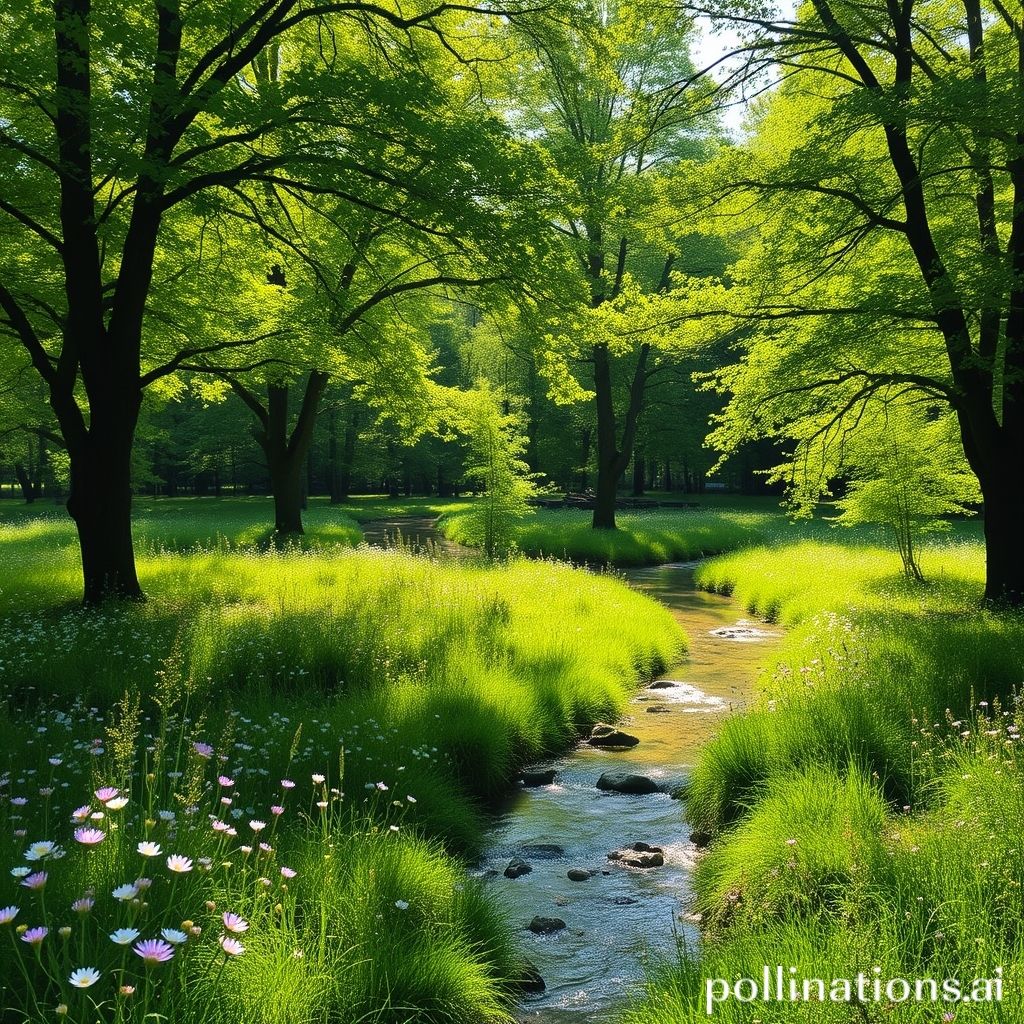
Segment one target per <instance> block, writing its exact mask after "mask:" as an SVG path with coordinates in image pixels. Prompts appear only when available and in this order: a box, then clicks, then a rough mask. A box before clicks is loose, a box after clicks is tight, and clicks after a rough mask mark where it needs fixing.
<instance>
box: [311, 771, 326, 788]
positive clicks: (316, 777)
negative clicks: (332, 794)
mask: <svg viewBox="0 0 1024 1024" xmlns="http://www.w3.org/2000/svg"><path fill="white" fill-rule="evenodd" d="M313 781H314V782H315V783H316V784H317V785H318V786H319V785H322V784H323V783H324V782H325V781H326V776H324V775H320V774H314V775H313Z"/></svg>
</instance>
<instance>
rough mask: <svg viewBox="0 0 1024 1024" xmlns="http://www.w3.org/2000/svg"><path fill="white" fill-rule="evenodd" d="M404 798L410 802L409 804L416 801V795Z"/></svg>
mask: <svg viewBox="0 0 1024 1024" xmlns="http://www.w3.org/2000/svg"><path fill="white" fill-rule="evenodd" d="M405 799H406V800H408V801H409V803H411V804H414V803H416V797H414V796H407V797H406V798H405Z"/></svg>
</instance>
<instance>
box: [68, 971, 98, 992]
mask: <svg viewBox="0 0 1024 1024" xmlns="http://www.w3.org/2000/svg"><path fill="white" fill-rule="evenodd" d="M99 980H100V972H99V971H97V970H96V968H95V967H77V968H75V970H73V971H72V972H71V977H70V978H68V981H69V982H70V983H71V984H72V985H74V986H75V988H89V987H91V986H92V985H95V984H96V982H97V981H99Z"/></svg>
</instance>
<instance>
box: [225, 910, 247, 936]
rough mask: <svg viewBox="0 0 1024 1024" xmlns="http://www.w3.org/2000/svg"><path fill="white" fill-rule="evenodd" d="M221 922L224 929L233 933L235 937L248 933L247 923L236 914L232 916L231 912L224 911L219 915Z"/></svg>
mask: <svg viewBox="0 0 1024 1024" xmlns="http://www.w3.org/2000/svg"><path fill="white" fill-rule="evenodd" d="M221 920H222V921H223V922H224V927H225V928H226V929H227V930H228V931H229V932H234V933H235V934H236V935H240V934H241V933H242V932H244V931H248V929H249V922H248V921H246V920H244V919H243V918H241V917H239V916H238V914H233V913H231V911H228V910H226V911H225V912H224V913H223V914H222V915H221Z"/></svg>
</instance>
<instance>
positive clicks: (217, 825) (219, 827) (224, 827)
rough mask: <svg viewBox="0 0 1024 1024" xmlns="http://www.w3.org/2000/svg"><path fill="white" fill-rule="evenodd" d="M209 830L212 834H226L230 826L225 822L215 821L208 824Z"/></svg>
mask: <svg viewBox="0 0 1024 1024" xmlns="http://www.w3.org/2000/svg"><path fill="white" fill-rule="evenodd" d="M210 828H212V829H213V831H214V832H227V831H228V830H229V829H230V828H231V826H230V825H229V824H228V823H227V822H226V821H220V820H215V821H211V822H210Z"/></svg>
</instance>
